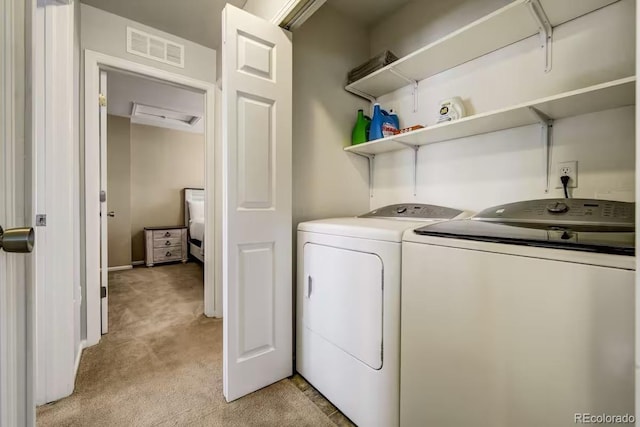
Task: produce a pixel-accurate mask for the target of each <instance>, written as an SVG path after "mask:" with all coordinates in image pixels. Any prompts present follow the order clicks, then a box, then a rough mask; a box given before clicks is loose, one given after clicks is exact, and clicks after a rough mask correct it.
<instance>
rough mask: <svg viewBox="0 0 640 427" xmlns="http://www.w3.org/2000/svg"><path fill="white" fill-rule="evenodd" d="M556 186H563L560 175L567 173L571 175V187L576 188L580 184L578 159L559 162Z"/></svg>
mask: <svg viewBox="0 0 640 427" xmlns="http://www.w3.org/2000/svg"><path fill="white" fill-rule="evenodd" d="M556 175H557V176H556V188H562V181H560V177H562V176H565V175H567V176H568V177H569V184H568V187H569V188H576V187H577V186H578V161H577V160H573V161H570V162H562V163H558V172H557V174H556Z"/></svg>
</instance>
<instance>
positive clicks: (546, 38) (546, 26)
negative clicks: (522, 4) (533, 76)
mask: <svg viewBox="0 0 640 427" xmlns="http://www.w3.org/2000/svg"><path fill="white" fill-rule="evenodd" d="M527 6H528V7H529V10H530V11H531V15H532V16H533V19H534V20H535V21H536V24H537V25H538V32H539V33H540V47H541V48H542V49H544V72H545V73H548V72H549V71H551V46H552V45H553V27H552V26H551V23H550V22H549V18H547V14H546V13H545V11H544V9H543V8H542V5H541V4H540V0H527Z"/></svg>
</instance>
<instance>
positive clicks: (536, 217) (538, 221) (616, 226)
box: [473, 199, 635, 231]
mask: <svg viewBox="0 0 640 427" xmlns="http://www.w3.org/2000/svg"><path fill="white" fill-rule="evenodd" d="M473 219H475V220H480V221H487V222H498V223H504V224H514V225H515V224H521V225H527V226H536V225H537V226H540V227H544V228H548V227H553V226H555V227H563V226H569V227H571V228H572V229H577V228H589V229H594V231H611V230H619V231H634V229H635V203H627V202H616V201H610V200H596V199H541V200H528V201H524V202H517V203H509V204H506V205H501V206H495V207H492V208H489V209H486V210H484V211H482V212H480V213H479V214H477V215H475V216H474V217H473ZM576 227H577V228H576Z"/></svg>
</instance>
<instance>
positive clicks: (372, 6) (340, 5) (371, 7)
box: [327, 0, 411, 27]
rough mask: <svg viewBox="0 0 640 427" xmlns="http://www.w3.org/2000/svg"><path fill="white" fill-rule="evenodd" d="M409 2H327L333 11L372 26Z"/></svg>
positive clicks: (398, 0)
mask: <svg viewBox="0 0 640 427" xmlns="http://www.w3.org/2000/svg"><path fill="white" fill-rule="evenodd" d="M410 1H411V0H329V1H327V3H328V4H330V5H331V7H333V8H334V9H336V10H338V11H340V12H342V13H344V14H345V15H347V16H350V17H351V18H353V19H355V20H357V21H358V22H360V23H361V24H364V25H366V26H367V27H368V26H372V25H374V24H376V23H377V22H379V21H381V20H383V19H384V17H385V16H386V15H388V14H392V13H393V12H394V11H395V10H396V9H400V8H401V7H402V6H404V5H405V4H407V3H409V2H410Z"/></svg>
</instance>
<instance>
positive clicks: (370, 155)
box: [351, 151, 376, 198]
mask: <svg viewBox="0 0 640 427" xmlns="http://www.w3.org/2000/svg"><path fill="white" fill-rule="evenodd" d="M351 154H355V155H356V156H360V157H364V158H365V159H367V160H369V197H370V198H373V165H374V161H373V160H374V159H375V158H376V155H375V154H363V153H356V152H355V151H351Z"/></svg>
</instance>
